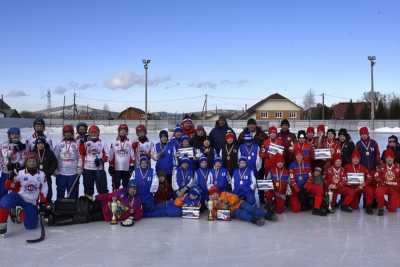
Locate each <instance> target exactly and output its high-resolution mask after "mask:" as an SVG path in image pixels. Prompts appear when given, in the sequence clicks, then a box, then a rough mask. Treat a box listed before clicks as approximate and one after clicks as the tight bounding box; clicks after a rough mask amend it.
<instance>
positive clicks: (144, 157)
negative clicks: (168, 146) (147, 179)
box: [139, 155, 149, 162]
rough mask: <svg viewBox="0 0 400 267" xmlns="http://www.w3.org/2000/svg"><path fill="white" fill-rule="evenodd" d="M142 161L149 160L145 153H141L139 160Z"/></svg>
mask: <svg viewBox="0 0 400 267" xmlns="http://www.w3.org/2000/svg"><path fill="white" fill-rule="evenodd" d="M142 161H149V157H148V156H147V155H141V156H140V159H139V162H142Z"/></svg>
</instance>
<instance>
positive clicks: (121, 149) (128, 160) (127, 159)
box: [108, 138, 135, 171]
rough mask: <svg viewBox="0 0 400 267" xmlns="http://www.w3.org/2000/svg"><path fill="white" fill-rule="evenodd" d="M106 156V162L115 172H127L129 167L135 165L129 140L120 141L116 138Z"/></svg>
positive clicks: (133, 153)
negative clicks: (107, 156) (107, 157)
mask: <svg viewBox="0 0 400 267" xmlns="http://www.w3.org/2000/svg"><path fill="white" fill-rule="evenodd" d="M108 154H109V159H108V161H109V162H110V165H112V166H114V168H115V170H116V171H129V167H130V166H133V165H134V163H135V152H134V151H133V148H132V142H131V141H129V139H126V140H124V141H121V140H120V139H119V138H118V139H117V140H115V141H114V142H112V143H111V144H110V149H109V153H108Z"/></svg>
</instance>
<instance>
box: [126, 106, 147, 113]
mask: <svg viewBox="0 0 400 267" xmlns="http://www.w3.org/2000/svg"><path fill="white" fill-rule="evenodd" d="M131 110H132V111H134V112H137V113H142V114H144V113H145V112H144V111H143V110H141V109H140V108H135V107H128V108H126V109H124V110H123V111H121V113H120V114H122V113H124V112H128V111H131Z"/></svg>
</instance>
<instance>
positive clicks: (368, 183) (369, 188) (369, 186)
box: [344, 163, 375, 209]
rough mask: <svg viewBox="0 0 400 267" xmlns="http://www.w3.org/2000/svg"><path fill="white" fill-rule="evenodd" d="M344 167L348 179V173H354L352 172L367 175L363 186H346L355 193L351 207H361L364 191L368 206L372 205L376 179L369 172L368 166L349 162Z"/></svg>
mask: <svg viewBox="0 0 400 267" xmlns="http://www.w3.org/2000/svg"><path fill="white" fill-rule="evenodd" d="M344 169H345V172H346V180H347V173H352V172H354V173H364V177H365V181H364V182H365V183H364V185H361V186H360V185H346V187H348V188H350V189H351V190H353V193H354V197H353V201H352V203H351V207H352V208H353V209H358V208H359V203H360V198H361V194H362V193H364V195H365V201H366V203H365V204H366V206H370V205H371V204H372V202H373V200H374V194H375V192H374V191H375V187H374V179H373V177H372V176H371V175H370V174H369V172H368V170H367V168H365V167H364V166H363V165H361V164H357V165H354V164H352V163H349V164H347V165H346V166H345V167H344Z"/></svg>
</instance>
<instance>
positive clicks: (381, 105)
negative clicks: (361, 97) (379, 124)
mask: <svg viewBox="0 0 400 267" xmlns="http://www.w3.org/2000/svg"><path fill="white" fill-rule="evenodd" d="M387 115H388V112H387V108H386V103H385V102H384V101H383V99H380V100H379V102H378V107H377V108H376V112H375V118H376V119H380V120H385V119H387V117H388V116H387Z"/></svg>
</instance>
